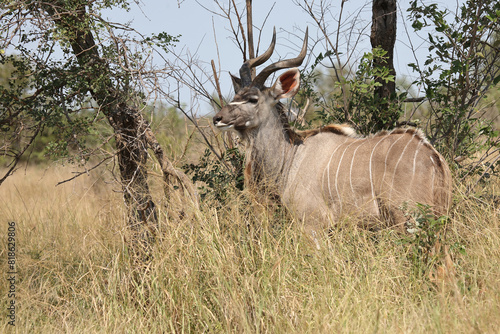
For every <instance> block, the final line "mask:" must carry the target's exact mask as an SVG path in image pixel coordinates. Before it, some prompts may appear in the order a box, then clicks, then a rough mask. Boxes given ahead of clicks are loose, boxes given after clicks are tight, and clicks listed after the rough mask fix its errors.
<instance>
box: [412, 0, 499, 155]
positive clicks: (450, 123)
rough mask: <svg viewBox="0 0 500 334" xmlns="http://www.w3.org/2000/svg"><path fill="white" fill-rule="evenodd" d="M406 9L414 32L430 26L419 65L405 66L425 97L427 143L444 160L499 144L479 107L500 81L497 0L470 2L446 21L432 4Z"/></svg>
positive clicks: (444, 11)
mask: <svg viewBox="0 0 500 334" xmlns="http://www.w3.org/2000/svg"><path fill="white" fill-rule="evenodd" d="M408 11H409V13H410V15H409V17H410V19H411V20H412V26H413V28H414V29H415V31H421V30H422V29H424V28H427V29H430V31H429V32H428V41H429V55H428V57H427V59H426V61H425V62H424V65H423V66H420V65H419V64H409V66H410V67H412V68H413V70H414V71H415V72H417V73H418V75H419V79H418V80H417V82H416V83H417V84H419V85H421V86H422V87H424V89H425V95H426V97H427V98H428V101H429V104H428V107H429V113H430V114H429V115H428V117H429V118H430V121H429V122H428V128H427V129H426V132H427V134H428V135H429V137H430V139H431V142H433V143H434V144H435V145H436V146H437V147H438V149H439V151H440V152H441V153H443V154H444V155H445V156H446V157H447V158H448V159H449V160H453V159H454V158H455V157H458V156H460V157H466V158H474V156H475V155H477V154H478V153H479V152H481V151H484V150H486V149H488V148H492V147H493V146H495V145H496V147H499V144H500V143H499V142H498V140H497V138H498V135H499V132H498V131H497V130H496V129H495V128H494V123H493V121H492V120H488V119H486V118H484V117H483V114H482V113H481V110H480V108H481V103H482V102H484V100H485V97H486V96H487V93H488V91H489V90H490V89H491V88H492V87H493V86H494V85H496V84H497V83H498V82H499V81H500V70H499V66H498V65H499V62H500V49H499V48H498V46H499V45H500V44H499V39H498V31H499V29H500V25H499V23H500V21H499V18H500V3H499V2H498V1H490V0H487V1H482V0H469V1H467V2H466V3H465V4H463V5H462V6H461V7H460V9H459V10H458V11H457V15H456V16H455V15H451V19H449V16H450V14H451V13H450V12H448V11H446V10H440V9H439V8H438V5H436V4H430V5H424V4H422V3H420V2H417V1H412V2H411V6H410V8H409V10H408Z"/></svg>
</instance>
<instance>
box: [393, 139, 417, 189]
mask: <svg viewBox="0 0 500 334" xmlns="http://www.w3.org/2000/svg"><path fill="white" fill-rule="evenodd" d="M405 134H406V132H405ZM415 134H416V132H414V133H413V135H412V136H411V138H410V140H408V143H406V145H405V148H404V149H403V152H401V155H400V156H399V159H398V162H397V163H396V166H394V172H393V174H392V184H391V190H390V192H389V198H392V189H394V180H395V178H396V171H397V170H398V165H399V163H400V162H401V159H403V155H404V154H405V152H406V149H407V148H408V145H410V143H411V142H412V141H413V138H415Z"/></svg>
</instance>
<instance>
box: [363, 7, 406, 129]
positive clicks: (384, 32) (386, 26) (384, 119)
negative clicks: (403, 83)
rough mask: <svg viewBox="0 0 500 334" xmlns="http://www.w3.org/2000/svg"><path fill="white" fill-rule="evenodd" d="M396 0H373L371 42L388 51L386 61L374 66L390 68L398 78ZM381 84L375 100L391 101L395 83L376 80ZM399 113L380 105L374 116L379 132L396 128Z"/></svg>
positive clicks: (375, 46) (376, 91)
mask: <svg viewBox="0 0 500 334" xmlns="http://www.w3.org/2000/svg"><path fill="white" fill-rule="evenodd" d="M396 19H397V18H396V0H373V8H372V28H371V35H370V42H371V45H372V48H377V47H380V48H382V49H384V50H385V51H387V54H386V57H387V58H386V59H376V60H375V62H374V64H373V65H374V66H382V67H387V68H389V74H390V75H393V76H394V77H396V71H395V70H394V43H395V42H396ZM376 81H377V82H378V83H380V86H379V87H376V90H375V99H387V100H388V99H390V98H392V97H393V95H394V94H395V93H396V83H395V81H389V82H386V81H385V80H380V79H379V78H377V79H376ZM398 118H399V113H391V112H389V110H388V104H387V103H382V104H381V105H380V109H379V114H378V115H374V122H375V127H376V129H377V130H380V129H386V128H388V127H391V126H394V124H396V122H397V121H398Z"/></svg>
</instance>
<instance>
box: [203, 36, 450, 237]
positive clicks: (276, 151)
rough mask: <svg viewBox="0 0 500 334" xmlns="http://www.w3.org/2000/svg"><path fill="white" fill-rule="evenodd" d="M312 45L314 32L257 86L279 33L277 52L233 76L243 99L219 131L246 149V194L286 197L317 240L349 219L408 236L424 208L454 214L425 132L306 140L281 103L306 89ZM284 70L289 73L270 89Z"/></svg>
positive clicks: (320, 132)
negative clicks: (304, 68)
mask: <svg viewBox="0 0 500 334" xmlns="http://www.w3.org/2000/svg"><path fill="white" fill-rule="evenodd" d="M307 38H308V37H307V31H306V36H305V38H304V43H303V46H302V50H301V52H300V54H299V56H298V57H297V58H294V59H289V60H282V61H279V62H277V63H274V64H271V65H269V66H267V67H266V68H264V70H262V71H261V72H260V73H259V74H258V75H257V76H256V77H255V78H254V79H252V77H251V69H252V68H253V67H255V66H258V65H260V64H262V63H264V62H265V61H266V60H268V59H269V57H270V56H271V54H272V53H273V50H274V45H275V41H276V34H275V33H274V34H273V39H272V42H271V46H270V47H269V49H268V50H267V51H266V52H265V53H264V54H262V55H261V56H259V57H257V58H254V59H250V60H248V61H246V62H245V63H244V64H243V66H242V67H241V69H240V78H237V77H234V76H232V79H233V85H234V88H235V92H236V95H235V97H234V99H233V101H232V102H230V103H229V104H227V105H226V106H224V107H223V108H222V109H221V110H220V111H219V112H218V113H217V114H216V115H215V116H214V118H213V122H214V125H215V126H216V127H217V128H218V129H220V130H231V131H235V132H236V133H237V134H238V135H239V137H240V138H241V139H242V141H243V142H244V144H245V147H246V155H245V156H246V168H245V184H246V186H249V187H252V188H254V189H260V190H263V191H265V192H267V193H271V194H273V195H278V196H279V198H280V199H281V201H282V202H283V204H284V205H285V206H286V207H287V208H288V209H289V210H290V211H291V212H292V213H293V214H294V215H295V217H296V218H298V219H300V220H302V221H303V223H304V226H305V227H306V229H307V230H309V231H310V232H312V231H319V230H322V229H325V228H327V227H328V226H330V225H331V224H332V223H335V222H336V221H339V220H340V219H342V218H344V217H358V218H360V219H359V221H362V222H364V223H368V224H370V226H371V227H374V228H376V227H382V226H384V225H385V226H397V227H399V228H400V229H404V227H405V222H406V221H407V219H408V217H407V216H406V215H405V212H408V211H409V210H411V209H412V208H414V207H415V205H416V203H421V204H427V205H430V206H431V207H432V209H433V211H434V213H435V214H436V215H442V214H446V212H447V211H448V209H449V206H450V202H451V183H452V180H451V173H450V170H449V167H448V165H447V163H446V161H445V160H444V158H443V157H442V156H441V155H440V154H439V153H438V152H437V151H436V150H435V149H434V148H433V147H432V146H431V144H430V143H429V142H428V141H427V139H426V138H425V136H424V134H423V133H422V132H421V131H420V130H417V129H414V128H397V129H395V130H392V131H382V132H379V133H377V134H374V135H371V136H368V137H359V136H357V135H356V134H355V132H354V130H353V129H351V128H350V127H348V126H346V125H328V126H325V127H323V128H320V129H317V130H309V131H302V132H295V131H293V130H292V129H291V128H290V126H289V125H288V119H287V116H286V112H285V109H284V106H283V105H282V104H281V103H280V102H279V101H280V99H283V98H291V97H293V96H294V95H295V94H296V93H297V91H298V89H299V85H300V73H299V70H298V69H297V68H296V66H299V65H300V64H301V63H302V61H303V60H304V58H305V55H306V51H307ZM289 68H291V69H289ZM280 69H288V70H287V71H286V72H285V73H283V74H282V75H281V76H280V77H279V78H278V79H277V80H276V82H275V83H274V85H273V86H272V87H265V86H264V82H265V80H266V79H267V78H268V77H269V76H270V75H271V74H272V73H273V72H275V71H277V70H280ZM374 224H375V225H374Z"/></svg>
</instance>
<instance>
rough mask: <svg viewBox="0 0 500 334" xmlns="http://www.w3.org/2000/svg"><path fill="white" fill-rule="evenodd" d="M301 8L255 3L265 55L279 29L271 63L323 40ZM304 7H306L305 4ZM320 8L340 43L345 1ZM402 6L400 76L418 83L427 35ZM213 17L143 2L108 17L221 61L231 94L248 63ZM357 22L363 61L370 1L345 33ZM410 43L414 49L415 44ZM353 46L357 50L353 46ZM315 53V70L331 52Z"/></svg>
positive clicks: (202, 3) (202, 9)
mask: <svg viewBox="0 0 500 334" xmlns="http://www.w3.org/2000/svg"><path fill="white" fill-rule="evenodd" d="M221 2H223V3H224V4H225V5H226V6H227V4H228V2H229V0H222V1H221ZM297 2H299V1H297V0H293V1H292V0H274V1H257V0H256V1H253V23H254V26H255V27H257V28H259V29H260V28H262V35H261V39H262V46H261V48H260V49H259V50H264V49H266V48H267V47H268V45H269V43H270V40H271V37H272V30H273V27H276V31H277V46H276V48H275V54H274V55H273V57H272V58H271V60H274V61H276V60H278V59H281V58H283V57H295V56H296V55H297V53H298V51H299V50H300V46H301V42H302V41H301V39H302V38H303V32H304V31H305V28H306V27H308V28H309V35H310V37H311V40H313V39H314V40H315V39H316V37H319V36H321V32H320V31H319V29H318V27H317V25H316V23H315V22H314V20H313V19H312V18H311V17H310V16H309V15H308V14H307V13H306V12H305V11H304V10H303V9H302V8H300V7H299V6H297V5H296V3H297ZM300 2H301V3H303V1H300ZM308 2H312V1H308ZM319 2H323V3H329V4H330V6H328V11H329V12H328V13H327V17H328V18H329V21H330V27H329V31H330V33H332V34H333V35H331V36H330V37H331V38H335V34H336V30H337V22H336V20H338V17H339V15H340V3H341V0H333V1H327V0H323V1H318V0H316V1H315V3H319ZM460 2H462V1H460ZM236 3H237V5H238V7H239V8H240V10H242V9H243V8H244V3H245V1H243V0H239V1H238V0H236ZM435 3H437V4H438V6H440V7H446V8H449V9H451V10H452V11H454V10H455V8H456V6H457V1H456V0H441V1H439V2H435ZM398 6H399V9H398V18H397V20H398V26H397V41H396V45H395V54H394V56H395V59H394V62H395V68H396V73H397V75H405V76H409V77H412V76H413V77H414V75H415V74H414V73H412V72H411V69H410V68H409V67H408V63H412V62H415V59H416V58H417V59H419V61H421V62H423V61H425V58H426V57H427V55H428V51H427V45H426V43H425V38H426V35H427V34H426V33H421V34H420V35H421V36H422V37H420V36H417V35H416V34H415V33H413V32H412V28H411V23H409V22H408V20H407V16H408V14H407V12H406V9H407V7H408V1H399V4H398ZM271 9H272V10H271ZM211 11H212V12H211ZM213 12H220V10H219V9H218V7H217V6H216V2H215V1H213V0H198V1H196V0H138V3H132V4H131V10H130V11H129V12H125V11H123V10H119V9H113V10H112V11H110V12H106V13H104V14H105V15H104V16H107V17H108V18H109V19H110V20H111V21H115V22H121V23H123V22H130V23H131V26H132V27H133V28H135V29H136V30H137V31H139V32H141V33H143V34H146V35H148V34H151V33H159V32H167V33H168V34H170V35H174V36H176V35H181V37H180V38H179V39H180V41H179V42H178V43H177V46H176V49H178V50H182V51H183V52H189V53H190V54H196V55H197V57H198V59H199V60H200V61H201V62H204V63H206V64H207V68H209V64H210V61H211V60H212V59H213V60H214V61H215V62H216V64H217V67H219V61H218V59H220V69H221V86H222V87H221V90H222V92H223V94H230V93H231V92H232V86H231V83H230V79H229V75H228V72H231V73H238V70H239V67H240V66H241V64H242V60H243V59H242V56H241V53H240V51H239V50H238V48H237V47H236V45H235V43H234V41H233V40H232V38H231V37H232V34H231V32H230V30H229V22H228V21H227V20H226V19H224V18H222V17H220V16H218V15H216V14H214V13H213ZM353 19H356V20H357V22H358V24H357V26H356V27H355V28H354V30H353V35H352V36H360V38H361V41H360V43H359V44H358V45H357V46H356V49H355V50H353V51H354V53H355V54H356V55H357V57H358V58H359V57H360V56H361V55H362V54H363V53H364V52H367V51H369V50H370V40H369V34H370V27H371V1H370V0H363V1H355V0H349V1H347V2H345V4H344V10H343V14H342V29H341V30H344V31H346V30H347V31H348V28H350V26H348V25H344V23H348V22H352V20H353ZM259 29H255V30H254V36H255V37H257V36H258V32H259ZM214 31H215V33H214ZM214 35H216V36H217V37H216V38H217V40H215V37H214ZM408 36H409V37H408ZM348 38H349V36H348V35H347V33H345V34H344V33H343V34H341V36H340V40H341V43H342V44H341V47H340V51H343V52H344V56H345V55H346V54H347V53H348V50H347V49H346V44H347V40H348ZM410 40H411V43H412V44H410ZM216 42H217V43H216ZM350 44H351V45H352V40H351V43H350ZM217 46H218V49H217ZM309 49H310V57H309V58H306V61H308V63H306V64H303V66H310V65H311V61H313V60H314V58H313V57H314V56H316V55H317V54H319V53H320V52H324V51H325V49H326V48H325V44H324V43H319V44H316V45H311V44H310V45H309ZM412 49H414V50H415V52H413V51H412ZM415 57H416V58H415ZM160 61H161V60H160ZM183 94H184V95H183V96H185V94H189V92H186V91H184V93H183ZM183 99H184V100H187V99H188V98H187V97H184V98H183Z"/></svg>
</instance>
